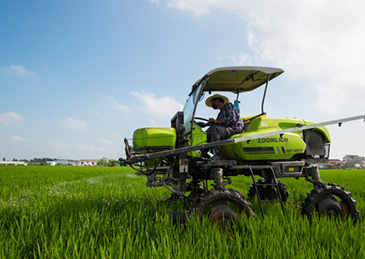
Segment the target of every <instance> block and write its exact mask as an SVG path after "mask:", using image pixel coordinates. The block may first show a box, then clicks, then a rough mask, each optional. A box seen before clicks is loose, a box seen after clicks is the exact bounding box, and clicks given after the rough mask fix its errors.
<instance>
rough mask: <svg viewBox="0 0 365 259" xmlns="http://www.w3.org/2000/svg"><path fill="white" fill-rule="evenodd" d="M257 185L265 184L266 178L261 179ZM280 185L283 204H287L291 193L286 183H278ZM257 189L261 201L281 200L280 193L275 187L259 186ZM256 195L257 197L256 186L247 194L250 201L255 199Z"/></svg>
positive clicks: (251, 187)
mask: <svg viewBox="0 0 365 259" xmlns="http://www.w3.org/2000/svg"><path fill="white" fill-rule="evenodd" d="M255 183H259V184H265V183H266V179H265V178H260V179H259V180H258V181H256V182H255ZM278 183H279V191H280V195H281V199H282V201H283V202H286V201H287V200H288V197H289V192H288V191H287V189H286V186H285V183H283V182H281V181H278ZM257 189H258V191H259V194H260V199H261V200H275V199H279V195H278V192H277V190H276V188H275V187H274V186H264V185H258V186H257ZM255 195H256V190H255V186H253V185H251V186H250V189H249V190H248V192H247V197H248V198H249V199H254V198H255Z"/></svg>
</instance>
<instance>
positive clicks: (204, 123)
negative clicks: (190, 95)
mask: <svg viewBox="0 0 365 259" xmlns="http://www.w3.org/2000/svg"><path fill="white" fill-rule="evenodd" d="M195 120H202V121H198V122H197V121H195ZM203 121H205V122H203ZM194 123H195V124H196V125H198V126H199V127H201V128H204V127H206V126H210V125H212V123H211V122H210V121H209V120H208V119H205V118H202V117H195V118H194Z"/></svg>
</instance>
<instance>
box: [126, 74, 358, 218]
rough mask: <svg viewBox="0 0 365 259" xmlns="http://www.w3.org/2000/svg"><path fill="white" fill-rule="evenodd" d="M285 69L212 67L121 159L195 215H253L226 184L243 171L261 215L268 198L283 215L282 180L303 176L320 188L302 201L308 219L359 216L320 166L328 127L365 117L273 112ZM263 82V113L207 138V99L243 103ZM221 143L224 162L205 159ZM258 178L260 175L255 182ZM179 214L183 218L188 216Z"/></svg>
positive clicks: (345, 193) (144, 130) (140, 134)
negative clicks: (269, 102) (166, 122)
mask: <svg viewBox="0 0 365 259" xmlns="http://www.w3.org/2000/svg"><path fill="white" fill-rule="evenodd" d="M283 72H284V71H283V70H282V69H279V68H271V67H222V68H217V69H214V70H212V71H210V72H208V73H207V74H206V75H204V76H203V77H202V78H201V79H199V80H198V81H197V82H196V83H195V84H194V85H193V87H192V90H191V92H190V94H189V97H188V99H187V101H186V104H185V106H184V109H183V111H178V112H177V113H176V114H175V116H173V118H172V119H171V127H170V128H142V129H137V130H136V131H135V132H134V135H133V146H131V145H130V144H129V143H128V140H127V139H125V151H126V159H122V158H121V159H120V160H121V161H122V162H124V163H126V164H128V165H130V166H131V167H133V168H134V169H136V170H137V171H139V172H140V173H142V174H144V175H146V176H147V186H149V187H158V186H164V187H166V188H167V189H168V190H170V191H171V197H170V198H169V199H170V200H171V199H177V198H181V197H182V198H184V199H186V200H187V201H190V202H191V203H192V207H191V210H190V211H189V213H198V214H199V215H200V216H207V217H209V220H211V221H212V222H227V221H234V220H236V219H237V218H238V217H239V216H240V215H241V214H244V215H247V216H252V215H254V213H253V212H252V204H251V203H250V202H248V201H247V200H246V198H245V196H244V195H243V194H241V193H240V192H238V191H237V190H234V189H230V188H226V186H227V185H228V184H230V183H231V177H232V176H237V175H245V176H249V177H252V181H253V184H252V186H251V187H250V190H249V191H248V193H247V196H248V198H253V197H254V196H255V195H256V196H257V200H258V203H259V205H260V209H261V213H262V216H263V217H264V210H263V207H262V203H263V202H278V203H280V204H281V207H282V210H283V212H284V213H285V211H284V205H283V203H284V202H285V201H286V200H287V199H288V196H289V193H288V191H287V190H286V186H285V184H284V183H283V182H281V181H279V180H278V179H280V178H284V177H294V178H299V177H303V178H305V179H306V180H307V181H309V182H311V183H313V186H314V189H313V190H312V191H311V192H310V193H308V197H307V198H306V199H305V200H304V201H303V202H302V206H301V213H302V214H303V215H306V216H308V218H309V220H310V221H311V220H312V217H313V215H314V214H315V213H317V214H318V215H319V216H323V215H326V216H328V217H332V218H342V217H346V216H350V217H352V219H353V220H354V221H356V219H357V218H358V217H359V212H358V211H357V209H356V201H355V200H354V199H353V198H352V197H351V193H350V192H348V191H346V190H344V188H343V187H342V186H339V185H336V184H333V183H331V184H325V183H324V182H322V180H321V178H320V174H319V170H318V167H317V164H318V163H324V162H327V161H328V157H329V150H330V142H331V140H330V136H329V133H328V130H327V129H326V127H325V126H326V125H331V124H339V125H341V124H342V123H344V122H347V121H352V120H358V119H364V118H365V115H361V116H356V117H351V118H344V119H339V120H334V121H328V122H323V123H315V122H312V121H306V120H301V119H289V118H272V117H267V116H266V113H265V112H264V101H265V96H266V90H267V88H268V84H269V81H270V80H272V79H274V78H276V77H277V76H279V75H280V74H282V73H283ZM260 86H265V90H264V94H263V99H262V104H261V113H260V114H257V115H255V116H251V117H246V118H243V123H244V130H243V131H242V132H241V133H239V134H236V135H233V136H231V137H230V138H228V139H225V140H220V141H216V142H209V143H208V142H207V135H206V133H205V131H204V130H203V128H204V127H206V126H208V125H209V120H207V119H204V118H201V117H197V116H195V115H196V114H195V113H196V110H197V106H198V104H199V103H200V102H201V101H202V100H203V98H204V96H205V95H208V96H209V95H211V94H212V93H216V92H232V93H234V94H236V95H237V100H236V101H235V102H238V96H239V94H241V93H245V92H249V91H252V90H255V89H256V88H258V87H260ZM235 105H237V103H235ZM236 107H237V108H238V109H239V106H236ZM216 147H219V148H220V152H221V156H220V160H214V159H211V158H209V157H207V156H206V153H207V151H208V150H214V149H215V148H216ZM208 154H209V152H208ZM255 175H258V176H260V177H261V178H260V179H258V180H255V178H254V176H255ZM209 183H211V186H210V184H209ZM174 215H175V216H176V215H178V216H180V218H183V217H184V216H185V215H186V214H185V213H178V212H177V213H175V214H174Z"/></svg>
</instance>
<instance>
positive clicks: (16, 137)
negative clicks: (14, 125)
mask: <svg viewBox="0 0 365 259" xmlns="http://www.w3.org/2000/svg"><path fill="white" fill-rule="evenodd" d="M10 139H11V140H12V141H13V142H24V141H25V139H24V138H23V137H20V136H11V137H10Z"/></svg>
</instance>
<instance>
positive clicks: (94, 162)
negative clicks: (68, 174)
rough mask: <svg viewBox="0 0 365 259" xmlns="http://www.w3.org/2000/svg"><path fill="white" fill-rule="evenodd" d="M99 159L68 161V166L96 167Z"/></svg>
mask: <svg viewBox="0 0 365 259" xmlns="http://www.w3.org/2000/svg"><path fill="white" fill-rule="evenodd" d="M99 160H100V159H80V160H73V161H70V162H69V164H70V165H73V166H96V165H97V164H98V162H99Z"/></svg>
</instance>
